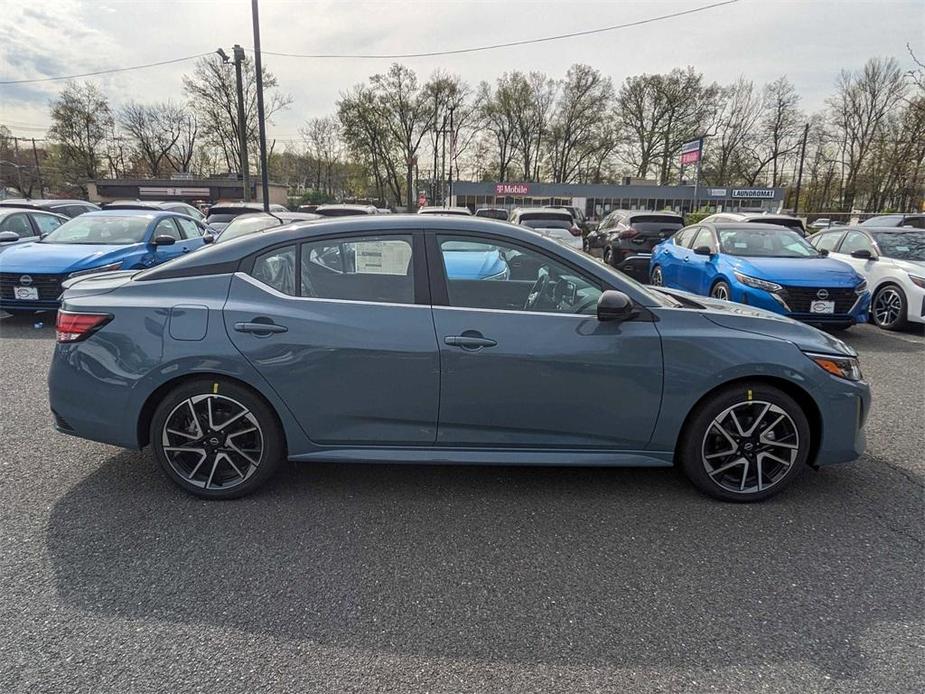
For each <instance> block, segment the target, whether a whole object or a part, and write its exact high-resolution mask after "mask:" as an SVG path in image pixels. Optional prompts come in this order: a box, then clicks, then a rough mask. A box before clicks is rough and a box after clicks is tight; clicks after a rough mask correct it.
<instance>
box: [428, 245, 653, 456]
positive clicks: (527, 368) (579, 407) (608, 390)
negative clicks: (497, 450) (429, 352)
mask: <svg viewBox="0 0 925 694" xmlns="http://www.w3.org/2000/svg"><path fill="white" fill-rule="evenodd" d="M427 242H428V260H429V267H430V272H431V278H432V281H433V284H432V294H433V297H434V308H433V316H434V326H435V328H436V333H437V339H438V346H439V348H440V354H441V360H440V363H441V374H442V377H441V386H440V421H439V426H438V432H437V442H438V444H442V445H452V446H490V447H538V448H557V447H559V448H604V449H621V450H638V449H642V448H644V447H645V446H646V445H647V443H648V441H649V438H650V435H651V432H652V428H653V426H654V424H655V420H656V417H657V415H658V408H659V404H660V400H661V390H662V352H661V343H660V340H659V337H658V333H657V332H656V329H655V325H654V323H652V322H651V321H648V320H639V321H628V322H624V323H617V322H600V321H598V320H597V317H596V305H597V299H598V298H599V297H600V294H601V292H602V290H603V289H604V287H603V286H602V285H601V283H600V282H598V281H597V280H596V279H594V278H593V277H589V276H586V275H584V273H583V272H582V271H580V270H579V269H577V268H575V267H573V266H571V265H569V264H568V262H567V261H566V260H564V259H563V258H561V257H560V256H557V255H553V254H551V253H549V252H547V251H545V250H542V249H539V248H536V247H533V246H531V245H529V244H521V243H514V242H511V241H508V240H507V239H504V238H501V237H491V236H488V235H482V234H474V233H471V232H469V233H465V234H463V233H458V234H456V233H440V234H437V233H434V234H429V235H428V236H427ZM473 246H481V247H482V249H483V250H482V252H483V253H484V254H485V257H486V259H488V258H492V257H494V256H496V255H498V254H500V255H501V256H502V257H504V258H527V259H529V262H522V263H521V267H530V268H533V269H534V270H533V273H532V275H531V276H529V277H526V276H523V275H521V277H520V279H513V277H512V276H511V275H507V276H501V277H497V276H496V277H494V278H488V277H486V278H483V279H462V278H459V277H458V275H455V273H450V278H449V279H447V276H448V269H451V268H453V267H454V266H456V265H457V264H458V263H457V262H456V260H455V259H454V258H452V254H453V253H454V252H457V251H455V250H454V249H456V248H459V247H466V248H467V249H468V250H469V252H473V250H472V248H473Z"/></svg>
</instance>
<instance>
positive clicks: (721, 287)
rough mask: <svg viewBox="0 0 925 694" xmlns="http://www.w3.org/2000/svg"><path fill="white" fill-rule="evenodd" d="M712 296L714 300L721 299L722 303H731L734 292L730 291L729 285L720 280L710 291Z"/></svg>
mask: <svg viewBox="0 0 925 694" xmlns="http://www.w3.org/2000/svg"><path fill="white" fill-rule="evenodd" d="M710 296H712V297H713V298H714V299H721V300H722V301H731V300H732V291H731V290H730V289H729V284H728V283H726V282H724V281H723V280H720V281H719V282H717V283H716V284H714V285H713V289H711V290H710Z"/></svg>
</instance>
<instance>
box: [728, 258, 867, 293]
mask: <svg viewBox="0 0 925 694" xmlns="http://www.w3.org/2000/svg"><path fill="white" fill-rule="evenodd" d="M727 257H728V258H729V262H730V264H731V265H732V266H733V267H734V268H735V269H736V270H738V271H739V272H741V273H743V274H745V275H750V276H752V277H757V278H758V279H762V280H768V281H770V282H779V283H781V284H791V285H796V286H803V287H818V286H820V285H824V286H826V287H854V286H856V285H857V284H858V282H860V281H861V276H860V275H859V274H858V273H857V272H855V271H854V268H853V267H851V266H850V265H848V263H844V262H842V261H841V260H835V258H826V257H818V258H755V257H748V258H745V257H741V256H734V255H733V256H727Z"/></svg>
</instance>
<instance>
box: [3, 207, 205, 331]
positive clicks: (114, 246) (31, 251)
mask: <svg viewBox="0 0 925 694" xmlns="http://www.w3.org/2000/svg"><path fill="white" fill-rule="evenodd" d="M206 232H207V229H206V227H205V225H203V224H202V223H200V222H197V221H196V220H194V219H191V218H189V217H187V216H185V215H181V214H177V213H175V212H160V211H154V212H140V211H128V210H118V211H111V212H107V211H101V212H89V213H87V214H83V215H80V216H79V217H75V218H74V219H72V220H70V221H68V222H65V223H64V224H62V225H61V226H60V227H58V228H57V229H55V230H54V231H52V232H51V233H50V234H46V235H45V236H43V237H42V238H41V239H40V240H38V241H36V242H35V243H25V244H20V245H17V246H14V247H11V248H8V249H7V250H6V251H4V252H3V253H2V254H0V308H2V309H3V310H5V311H9V312H10V313H16V312H24V311H36V310H49V309H50V310H55V309H57V308H58V306H59V303H60V301H59V297H60V295H61V284H62V283H63V282H64V281H65V280H66V279H70V278H72V277H77V276H80V275H89V274H94V273H98V272H108V271H112V270H133V269H143V268H148V267H152V266H154V265H158V264H160V263H163V262H164V261H167V260H171V259H172V258H177V257H179V256H181V255H183V254H184V253H189V252H190V251H193V250H195V249H197V248H200V247H201V246H202V245H203V244H204V243H206V242H208V240H210V239H211V237H210V236H207V235H206Z"/></svg>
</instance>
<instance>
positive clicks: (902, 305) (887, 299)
mask: <svg viewBox="0 0 925 694" xmlns="http://www.w3.org/2000/svg"><path fill="white" fill-rule="evenodd" d="M908 315H909V304H908V301H907V300H906V293H905V292H904V291H903V290H902V289H900V288H899V287H897V286H896V285H895V284H887V285H884V286H882V287H880V288H879V289H878V290H877V293H876V294H874V298H873V299H872V300H871V302H870V316H871V320H873V322H874V325H876V326H877V327H878V328H882V329H883V330H902V329H903V328H905V327H906V325H907V324H908V322H909V320H908Z"/></svg>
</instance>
